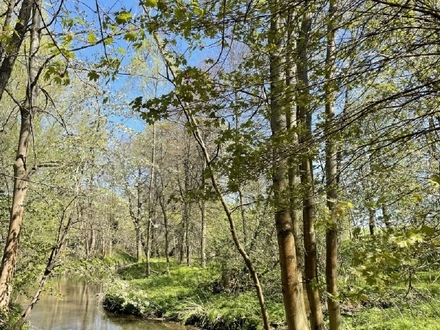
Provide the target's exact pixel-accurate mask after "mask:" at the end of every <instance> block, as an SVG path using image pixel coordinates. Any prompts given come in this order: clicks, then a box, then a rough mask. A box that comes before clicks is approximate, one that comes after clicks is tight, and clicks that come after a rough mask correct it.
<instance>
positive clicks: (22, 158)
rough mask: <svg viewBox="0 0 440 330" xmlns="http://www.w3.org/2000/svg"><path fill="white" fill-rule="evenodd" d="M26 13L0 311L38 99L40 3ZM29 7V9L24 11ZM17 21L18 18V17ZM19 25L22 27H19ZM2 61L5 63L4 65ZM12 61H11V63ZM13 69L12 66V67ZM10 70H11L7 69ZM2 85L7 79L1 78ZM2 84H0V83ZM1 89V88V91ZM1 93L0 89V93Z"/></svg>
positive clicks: (10, 273)
mask: <svg viewBox="0 0 440 330" xmlns="http://www.w3.org/2000/svg"><path fill="white" fill-rule="evenodd" d="M23 6H24V9H23V11H25V12H26V16H27V15H30V13H32V25H31V40H30V47H29V67H28V70H29V77H28V85H27V90H26V97H25V101H24V103H23V105H21V106H20V117H21V127H20V135H19V143H18V147H17V154H16V158H15V163H14V190H13V195H12V207H11V215H10V222H9V230H8V237H7V239H6V244H5V248H4V252H3V258H2V262H1V265H0V309H1V310H6V309H7V308H8V307H9V301H10V297H11V292H12V283H11V282H12V279H13V277H14V269H15V264H16V259H17V253H18V242H19V237H20V230H21V225H22V222H23V210H24V200H25V197H26V190H27V181H28V180H29V178H30V176H31V175H32V173H33V171H34V166H32V167H31V166H30V164H29V163H28V162H27V159H28V150H29V147H30V145H31V138H32V134H33V133H32V120H33V117H34V116H35V113H36V107H37V95H38V85H37V79H38V70H39V67H38V63H37V54H38V52H39V48H40V39H41V27H40V24H41V16H40V13H41V2H39V1H35V2H34V1H30V3H28V2H26V1H25V2H23V3H22V8H23ZM26 6H29V8H26ZM19 18H20V17H19ZM26 22H27V19H26V17H23V21H21V22H20V23H19V24H18V25H17V27H16V30H17V28H18V31H17V35H18V36H20V35H23V34H24V33H23V32H22V29H24V28H25V26H23V25H25V24H26ZM21 24H23V25H21ZM18 50H19V45H18V47H17V48H16V49H15V52H16V53H15V54H13V55H12V56H11V57H9V58H8V57H7V58H6V59H4V60H3V63H7V61H12V60H13V59H14V57H15V58H16V56H17V53H18ZM5 60H7V61H6V62H5ZM14 60H15V59H14ZM12 65H13V64H12ZM11 70H12V68H11ZM5 79H6V82H7V80H8V78H5ZM2 81H3V80H2ZM3 89H4V88H3ZM1 92H2V90H1V87H0V93H1Z"/></svg>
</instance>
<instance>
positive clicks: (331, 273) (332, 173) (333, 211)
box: [325, 0, 341, 330]
mask: <svg viewBox="0 0 440 330" xmlns="http://www.w3.org/2000/svg"><path fill="white" fill-rule="evenodd" d="M336 14H337V2H336V0H329V9H328V18H327V22H328V23H327V51H326V71H325V115H326V116H325V128H326V134H325V135H326V149H325V154H326V156H325V160H326V161H325V170H326V172H325V176H326V195H327V207H328V209H329V215H328V221H327V228H326V264H325V267H326V268H325V273H326V287H327V306H328V313H329V319H330V330H337V329H340V327H341V312H340V307H339V301H338V300H339V292H338V272H337V269H338V226H339V219H338V209H337V208H338V196H337V190H338V181H337V178H338V168H337V163H338V159H337V158H338V156H337V155H338V150H337V144H336V143H337V141H336V138H335V136H334V135H333V134H332V132H331V131H332V129H333V128H334V127H335V126H336V125H335V91H334V90H335V88H336V86H335V81H334V79H335V64H336V63H335V61H336V58H335V57H336V54H335V52H336V40H335V39H336Z"/></svg>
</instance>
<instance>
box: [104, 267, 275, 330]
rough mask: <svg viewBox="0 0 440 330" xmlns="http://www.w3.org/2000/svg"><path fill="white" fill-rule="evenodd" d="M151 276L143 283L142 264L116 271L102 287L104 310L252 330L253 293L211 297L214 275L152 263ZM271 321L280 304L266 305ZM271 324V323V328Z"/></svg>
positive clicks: (256, 314)
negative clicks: (105, 288) (104, 290)
mask: <svg viewBox="0 0 440 330" xmlns="http://www.w3.org/2000/svg"><path fill="white" fill-rule="evenodd" d="M152 268H153V270H154V274H153V275H152V276H151V277H150V278H144V270H145V264H142V263H139V264H133V265H131V266H129V267H126V268H124V269H121V270H120V271H119V272H118V274H119V276H120V278H121V280H119V281H115V282H114V283H113V284H112V285H110V287H109V288H108V293H107V295H106V297H105V299H104V307H105V308H106V309H107V310H109V311H111V312H115V313H130V314H135V315H139V316H143V317H148V318H162V319H164V320H168V321H178V322H181V323H183V324H187V325H194V326H198V327H202V328H205V329H257V328H258V327H259V325H260V323H261V322H260V309H259V305H258V301H257V299H256V297H255V294H254V292H253V290H244V291H240V292H238V293H237V292H236V293H228V292H218V293H215V292H216V286H217V285H218V282H219V280H220V278H219V271H218V270H216V269H213V268H204V269H202V268H198V267H186V266H176V265H171V267H170V269H169V272H167V269H166V264H165V263H164V262H160V261H156V262H154V263H153V265H152ZM268 307H269V312H270V314H271V320H272V321H279V322H280V321H281V320H282V318H283V316H282V313H280V311H282V305H281V304H280V303H275V302H270V303H269V306H268ZM274 325H275V324H274Z"/></svg>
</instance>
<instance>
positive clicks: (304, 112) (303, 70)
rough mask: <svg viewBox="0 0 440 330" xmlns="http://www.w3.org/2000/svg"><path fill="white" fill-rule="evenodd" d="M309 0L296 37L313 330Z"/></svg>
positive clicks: (317, 322)
mask: <svg viewBox="0 0 440 330" xmlns="http://www.w3.org/2000/svg"><path fill="white" fill-rule="evenodd" d="M309 5H310V2H309V1H305V3H304V7H303V10H304V13H303V15H302V20H301V28H300V32H299V38H298V52H299V54H298V55H299V58H298V64H297V74H298V86H299V87H298V92H299V93H298V97H297V102H298V115H299V124H300V131H301V134H300V145H301V146H302V150H305V152H304V154H303V155H302V160H301V186H302V189H303V191H304V192H303V230H304V252H305V257H304V260H305V270H304V273H305V282H306V289H307V296H308V299H309V304H310V325H311V329H312V330H318V329H319V330H320V329H324V318H323V314H322V308H321V301H320V297H319V290H318V269H317V267H318V266H317V251H316V233H315V222H316V210H315V199H314V184H313V154H312V153H311V151H310V149H311V148H310V147H309V144H310V143H311V138H312V110H311V108H310V87H309V77H308V73H309V58H308V57H309V41H310V40H309V39H310V31H311V25H312V19H311V14H310V9H309Z"/></svg>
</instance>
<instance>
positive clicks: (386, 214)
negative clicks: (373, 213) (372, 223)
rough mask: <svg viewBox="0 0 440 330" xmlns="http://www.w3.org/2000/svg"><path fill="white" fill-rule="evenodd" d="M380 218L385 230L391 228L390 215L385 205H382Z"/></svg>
mask: <svg viewBox="0 0 440 330" xmlns="http://www.w3.org/2000/svg"><path fill="white" fill-rule="evenodd" d="M382 216H383V222H384V224H385V227H386V228H387V229H390V228H391V222H390V213H389V212H388V206H387V205H386V204H382Z"/></svg>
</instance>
